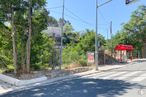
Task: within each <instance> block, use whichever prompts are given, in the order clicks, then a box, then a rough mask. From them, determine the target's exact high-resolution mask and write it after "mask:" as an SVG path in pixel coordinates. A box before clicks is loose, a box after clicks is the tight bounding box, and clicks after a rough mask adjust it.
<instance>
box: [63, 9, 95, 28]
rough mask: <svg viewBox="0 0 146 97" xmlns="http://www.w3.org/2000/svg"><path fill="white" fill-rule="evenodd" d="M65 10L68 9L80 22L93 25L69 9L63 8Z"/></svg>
mask: <svg viewBox="0 0 146 97" xmlns="http://www.w3.org/2000/svg"><path fill="white" fill-rule="evenodd" d="M65 10H66V11H68V12H69V13H70V14H72V15H73V16H74V17H76V18H78V20H80V21H81V22H84V23H85V24H88V25H93V24H91V23H89V22H87V21H85V20H83V19H82V18H81V17H79V16H78V15H76V14H75V13H73V12H72V11H70V10H69V9H67V8H65Z"/></svg>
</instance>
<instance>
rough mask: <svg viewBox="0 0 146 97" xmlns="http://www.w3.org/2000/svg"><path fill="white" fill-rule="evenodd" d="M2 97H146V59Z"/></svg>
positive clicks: (2, 96)
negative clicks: (145, 60)
mask: <svg viewBox="0 0 146 97" xmlns="http://www.w3.org/2000/svg"><path fill="white" fill-rule="evenodd" d="M0 97H146V62H134V63H133V64H129V65H127V66H124V67H122V68H120V69H114V70H110V71H106V72H100V73H95V74H92V75H87V76H83V77H81V78H75V79H71V80H66V81H61V82H57V83H54V84H47V83H45V84H43V85H40V86H36V87H32V88H29V89H25V90H19V91H13V92H9V93H7V94H4V95H1V96H0Z"/></svg>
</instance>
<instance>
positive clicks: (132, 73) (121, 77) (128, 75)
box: [115, 71, 141, 80]
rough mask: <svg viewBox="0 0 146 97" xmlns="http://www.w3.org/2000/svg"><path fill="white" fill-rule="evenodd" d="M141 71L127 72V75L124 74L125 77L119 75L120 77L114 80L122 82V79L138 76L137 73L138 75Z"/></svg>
mask: <svg viewBox="0 0 146 97" xmlns="http://www.w3.org/2000/svg"><path fill="white" fill-rule="evenodd" d="M140 72H141V71H135V72H130V73H129V72H127V74H125V75H121V76H119V77H116V78H115V79H118V80H122V79H126V78H128V77H130V76H133V75H135V74H138V73H140Z"/></svg>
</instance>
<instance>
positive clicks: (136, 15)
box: [123, 5, 146, 57]
mask: <svg viewBox="0 0 146 97" xmlns="http://www.w3.org/2000/svg"><path fill="white" fill-rule="evenodd" d="M145 13H146V6H144V5H142V6H139V7H138V9H137V10H136V11H134V12H133V13H132V15H131V18H130V20H129V22H128V23H126V24H125V25H124V29H123V31H124V32H127V33H129V35H130V36H131V37H133V38H134V40H135V41H136V42H137V43H140V44H142V46H141V45H136V46H138V47H137V48H139V49H141V50H142V52H143V53H142V54H143V57H146V50H145V49H146V22H145V21H146V14H145Z"/></svg>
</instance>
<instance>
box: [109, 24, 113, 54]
mask: <svg viewBox="0 0 146 97" xmlns="http://www.w3.org/2000/svg"><path fill="white" fill-rule="evenodd" d="M110 35H111V56H113V41H112V37H113V32H112V21H111V22H110Z"/></svg>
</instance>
